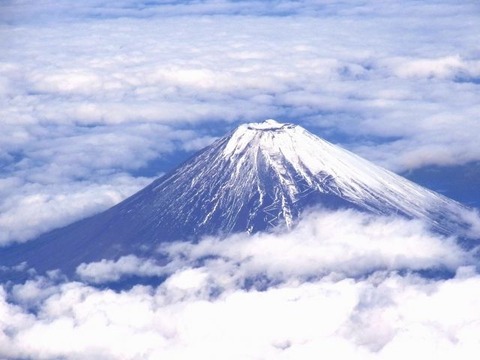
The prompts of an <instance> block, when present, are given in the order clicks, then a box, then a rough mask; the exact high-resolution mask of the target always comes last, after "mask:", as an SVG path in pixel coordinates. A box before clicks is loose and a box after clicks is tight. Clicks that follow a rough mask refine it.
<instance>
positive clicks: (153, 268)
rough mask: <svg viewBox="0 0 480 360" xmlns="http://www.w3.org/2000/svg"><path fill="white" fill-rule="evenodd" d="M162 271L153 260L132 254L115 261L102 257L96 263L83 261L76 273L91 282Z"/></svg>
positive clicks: (154, 274) (102, 281)
mask: <svg viewBox="0 0 480 360" xmlns="http://www.w3.org/2000/svg"><path fill="white" fill-rule="evenodd" d="M164 273H165V271H164V270H163V267H162V266H160V265H158V264H157V263H156V262H155V261H153V260H151V259H140V258H138V257H136V256H134V255H127V256H123V257H121V258H120V259H118V260H117V261H113V260H105V259H103V260H101V261H99V262H96V263H89V264H85V263H83V264H81V265H79V266H78V268H77V274H78V275H79V276H80V277H81V278H82V279H83V280H86V281H88V282H92V283H104V282H110V281H118V280H120V279H121V278H122V277H124V276H129V275H137V276H142V277H149V276H160V275H163V274H164Z"/></svg>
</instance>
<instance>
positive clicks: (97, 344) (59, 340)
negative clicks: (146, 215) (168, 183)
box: [0, 211, 480, 359]
mask: <svg viewBox="0 0 480 360" xmlns="http://www.w3.org/2000/svg"><path fill="white" fill-rule="evenodd" d="M161 251H162V254H164V255H168V261H166V262H163V263H160V262H158V261H157V260H153V259H140V258H137V257H135V256H133V255H132V256H127V257H123V258H120V259H119V260H117V261H101V262H98V263H91V264H82V265H81V266H80V267H79V268H78V269H77V273H78V275H80V276H81V277H82V279H83V280H82V281H88V282H92V283H100V282H102V281H107V282H110V281H121V278H122V277H128V276H132V275H136V276H140V277H142V276H145V277H151V276H162V277H164V278H165V281H163V282H162V283H161V284H160V285H155V286H141V285H136V286H133V287H132V288H130V289H123V290H121V291H114V290H111V289H109V288H106V287H105V286H104V285H102V286H100V287H98V288H97V287H92V286H90V285H88V284H86V283H82V282H79V281H77V282H71V281H70V282H67V281H66V280H65V279H63V278H62V276H61V274H58V273H52V274H49V275H48V277H40V278H33V279H31V280H29V281H27V282H25V283H24V284H16V285H13V286H12V285H8V286H4V288H2V291H0V313H1V314H2V316H1V317H0V356H2V357H5V358H22V357H25V358H28V357H35V358H40V359H55V358H59V357H62V358H68V359H70V358H75V359H87V358H91V357H92V356H95V357H100V358H102V359H118V358H122V359H138V358H141V359H155V358H159V357H168V358H172V359H184V358H190V357H193V356H200V357H210V358H211V357H222V358H234V359H236V358H238V359H241V358H245V357H252V356H254V357H258V358H262V359H263V358H280V359H283V358H285V359H291V358H306V359H309V358H312V359H313V358H315V357H318V354H319V353H335V354H339V355H341V356H342V357H345V358H364V359H397V358H404V357H406V356H417V355H418V354H421V355H422V356H425V357H433V356H436V357H438V358H440V359H449V358H452V357H456V356H461V357H462V358H466V359H470V358H471V359H473V357H474V356H475V355H476V354H477V353H478V350H480V344H479V343H478V340H477V336H476V334H477V333H478V331H479V330H480V312H479V310H478V309H479V308H480V306H479V305H480V303H479V301H480V300H479V299H478V297H475V296H471V294H474V293H476V292H478V291H480V276H479V275H478V273H477V271H476V267H475V265H476V261H477V260H476V259H475V258H473V257H472V255H471V254H469V253H468V252H467V251H466V250H465V249H462V248H461V247H459V246H458V245H456V244H455V243H454V242H453V239H449V238H444V237H441V236H438V235H435V234H432V233H429V232H428V231H427V230H426V229H425V228H424V227H423V226H422V224H421V223H419V222H417V221H407V220H404V219H395V218H376V217H371V216H367V215H364V214H356V213H354V212H351V211H344V212H314V213H312V214H310V215H309V216H307V217H305V218H304V219H303V220H302V221H301V222H300V224H299V225H298V226H297V227H296V228H295V229H293V230H292V231H290V232H283V231H279V232H274V233H269V234H258V235H255V236H247V235H235V236H231V237H228V238H226V239H223V240H220V239H216V238H211V237H210V238H205V239H203V240H201V241H200V242H198V243H196V244H192V243H188V242H178V243H173V244H166V245H165V246H163V247H162V248H161ZM441 268H447V269H448V270H449V273H440V276H433V277H432V276H429V275H427V276H425V275H421V274H422V273H421V272H418V270H420V269H425V270H428V269H430V270H435V269H441Z"/></svg>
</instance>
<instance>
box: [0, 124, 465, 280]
mask: <svg viewBox="0 0 480 360" xmlns="http://www.w3.org/2000/svg"><path fill="white" fill-rule="evenodd" d="M316 206H320V207H324V208H329V209H339V208H353V209H356V210H359V211H364V212H368V213H372V214H379V215H398V216H403V217H406V218H418V219H421V220H423V221H425V222H426V223H427V224H429V226H430V227H431V228H432V229H433V230H434V231H437V232H440V233H442V234H452V233H454V232H458V231H459V230H462V229H463V228H464V227H465V226H466V225H465V223H464V221H462V212H464V211H465V210H467V208H466V207H464V206H463V205H461V204H459V203H457V202H455V201H453V200H450V199H448V198H446V197H444V196H442V195H439V194H437V193H435V192H432V191H430V190H427V189H426V188H423V187H421V186H419V185H416V184H414V183H412V182H410V181H408V180H406V179H404V178H402V177H400V176H398V175H396V174H394V173H392V172H390V171H388V170H386V169H383V168H381V167H379V166H377V165H374V164H372V163H371V162H369V161H367V160H365V159H362V158H361V157H359V156H357V155H355V154H353V153H351V152H349V151H347V150H344V149H342V148H340V147H338V146H336V145H333V144H331V143H329V142H327V141H325V140H322V139H320V138H318V137H317V136H315V135H313V134H311V133H310V132H308V131H307V130H305V129H304V128H302V127H300V126H297V125H294V124H282V123H279V122H276V121H275V120H267V121H265V122H262V123H250V124H244V125H241V126H239V127H238V128H237V129H235V130H234V131H232V132H231V133H229V134H227V135H226V136H224V137H222V138H220V139H218V140H217V141H215V142H214V143H213V144H212V145H210V146H208V147H206V148H205V149H203V150H201V151H200V152H199V153H197V154H196V155H194V156H193V157H192V158H190V159H189V160H187V161H186V162H185V163H183V164H181V165H180V166H179V167H177V168H176V169H174V170H173V171H171V172H170V173H168V174H167V175H165V176H163V177H161V178H159V179H157V180H156V181H154V182H153V183H152V184H150V185H149V186H147V187H146V188H144V189H143V190H141V191H139V192H138V193H136V194H134V195H133V196H131V197H130V198H128V199H126V200H124V201H123V202H121V203H119V204H118V205H116V206H114V207H112V208H110V209H108V210H106V211H104V212H103V213H100V214H97V215H95V216H92V217H90V218H87V219H84V220H81V221H78V222H76V223H74V224H71V225H69V226H66V227H64V228H61V229H57V230H54V231H51V232H49V233H47V234H44V235H42V236H40V237H39V238H38V239H36V240H33V241H30V242H27V243H24V244H19V245H12V246H10V247H8V248H5V249H2V250H0V261H1V263H2V265H6V266H14V265H16V264H19V263H21V262H24V261H26V262H27V264H28V266H29V267H33V268H35V269H37V270H38V271H46V270H49V269H56V268H58V269H61V270H62V271H64V272H65V273H67V274H68V273H70V274H71V273H72V272H73V271H74V270H75V268H76V267H77V266H78V265H79V264H81V263H84V262H92V261H99V260H101V259H117V258H119V257H121V256H123V255H127V254H136V255H139V256H142V255H145V254H153V253H154V252H155V249H156V248H157V247H158V245H159V244H160V243H162V242H169V241H176V240H192V241H195V240H198V239H199V238H200V237H202V236H204V235H226V234H230V233H235V232H248V233H254V232H258V231H264V230H268V229H271V228H273V227H275V226H283V227H285V228H291V227H292V226H294V225H295V223H296V221H297V219H298V218H299V216H300V215H301V213H302V212H303V211H305V210H306V209H308V208H310V207H316Z"/></svg>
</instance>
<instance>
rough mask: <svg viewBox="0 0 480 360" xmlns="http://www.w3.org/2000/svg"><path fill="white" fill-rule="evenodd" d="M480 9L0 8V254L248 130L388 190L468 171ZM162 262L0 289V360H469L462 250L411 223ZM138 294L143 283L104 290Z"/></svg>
mask: <svg viewBox="0 0 480 360" xmlns="http://www.w3.org/2000/svg"><path fill="white" fill-rule="evenodd" d="M479 10H480V9H479V5H478V4H476V3H475V2H461V3H459V2H458V1H453V0H451V1H449V0H445V1H424V2H420V1H413V0H412V1H409V0H407V1H399V0H398V1H397V0H389V1H382V2H378V1H368V0H366V1H361V2H356V3H353V2H337V1H327V0H325V1H322V0H320V1H313V0H312V1H309V0H305V1H281V0H279V1H221V0H215V1H214V0H207V1H148V2H146V1H145V2H142V1H132V0H122V1H108V0H85V1H81V2H78V1H66V0H36V1H33V0H6V1H2V2H0V43H1V47H2V51H1V52H0V133H1V136H0V244H2V245H6V244H10V243H12V242H22V241H28V240H31V239H33V238H34V237H35V236H37V235H39V234H40V233H43V232H46V231H48V230H51V229H53V228H56V227H59V226H62V225H66V224H68V223H71V222H72V221H75V220H77V219H80V218H83V217H85V216H88V215H91V214H94V213H96V212H99V211H101V210H103V209H106V208H108V207H110V206H112V205H114V204H116V203H118V202H119V201H121V200H123V199H125V198H126V197H127V196H129V195H131V194H132V193H134V192H135V191H137V190H139V189H141V188H142V187H144V186H145V185H147V184H148V183H149V182H150V181H152V180H153V179H154V178H155V177H157V176H159V175H161V174H162V173H163V172H164V171H166V170H168V169H167V168H166V167H165V166H158V164H164V163H166V162H168V159H170V158H172V157H173V158H176V157H179V158H181V157H182V156H183V157H184V156H186V155H188V154H190V153H192V152H194V151H196V150H198V149H201V148H202V147H204V146H206V145H208V144H210V143H211V142H212V141H213V140H214V139H215V138H217V137H218V136H222V135H223V134H224V133H226V132H227V131H230V130H231V129H233V128H234V127H235V126H236V125H238V124H240V123H242V122H245V121H248V122H251V121H262V120H264V119H267V118H276V119H277V120H279V121H292V122H295V123H298V124H300V125H302V126H304V127H306V128H307V129H309V130H311V131H312V132H314V133H316V134H318V135H320V136H322V137H324V138H326V139H327V140H330V141H332V142H335V143H339V144H340V145H342V146H344V147H347V148H348V149H350V150H353V151H354V152H356V153H358V154H359V155H362V156H364V157H366V158H368V159H370V160H372V161H374V162H376V163H377V164H380V165H383V166H386V167H388V168H389V169H392V170H394V171H405V170H409V169H415V168H420V167H422V166H427V165H462V164H466V163H468V162H471V161H478V160H480V148H479V147H478V134H479V133H480V121H478V114H480V92H479V91H478V87H479V85H480V49H479V47H478V33H479V32H480V25H479V24H480V18H479V14H480V11H479ZM178 154H181V155H178ZM472 214H473V215H472V219H473V220H472V221H473V223H475V222H477V223H476V228H475V229H473V230H474V231H479V229H480V224H479V223H478V221H477V220H476V219H477V218H476V217H475V215H474V213H472ZM158 251H159V254H162V256H166V258H167V259H168V261H167V262H166V263H164V262H162V261H159V260H158V258H159V257H152V258H137V257H135V256H133V255H130V256H125V257H123V258H120V259H118V260H117V261H106V260H105V261H102V262H99V263H91V264H82V265H80V266H79V267H78V269H77V277H76V279H66V278H65V277H63V275H62V274H59V273H58V272H51V273H49V274H48V275H45V276H35V275H32V278H31V279H30V280H29V281H27V282H25V283H21V284H13V283H8V282H7V283H4V284H1V285H0V288H1V290H0V358H6V359H23V358H32V359H33V358H35V359H58V358H67V359H92V358H95V359H148V358H150V359H158V358H168V359H186V358H228V359H246V358H252V359H265V358H269V359H282V358H285V359H299V358H301V359H308V358H315V359H317V358H318V357H322V356H323V357H332V356H334V357H335V358H354V359H404V358H406V357H412V358H413V357H414V358H435V359H452V358H458V359H474V358H475V359H476V358H477V357H478V353H479V350H480V341H479V340H478V334H479V332H480V310H479V309H480V298H479V297H478V296H476V295H475V294H478V293H479V292H480V277H479V275H478V273H477V270H478V269H477V261H476V254H475V246H474V247H473V250H468V251H467V250H465V249H464V248H462V247H460V246H459V245H458V242H457V241H456V239H455V238H454V237H451V238H447V237H442V236H439V235H436V234H433V233H431V232H429V231H428V229H426V227H425V226H424V224H422V223H421V222H418V221H408V220H404V219H396V218H376V217H369V216H366V215H361V214H357V213H355V212H351V211H347V212H335V213H329V212H313V213H312V214H309V215H306V217H305V218H304V219H303V220H302V221H301V222H300V223H299V225H298V226H297V227H296V228H295V229H293V230H292V231H290V232H286V233H284V232H281V231H278V232H273V233H269V234H258V235H254V236H244V235H233V236H231V237H229V238H227V239H223V240H222V239H219V238H215V237H208V238H205V239H203V240H201V241H200V242H199V243H198V244H191V243H188V242H183V243H182V242H179V243H172V244H168V245H164V246H162V248H160V249H158ZM0 271H3V269H2V268H1V264H0ZM132 277H136V278H138V279H149V280H152V283H154V282H155V281H154V280H156V282H157V284H156V285H148V284H147V285H137V286H133V287H126V288H124V289H123V290H118V289H116V290H115V286H114V284H116V283H118V282H121V281H123V280H125V279H129V278H132ZM139 282H141V281H139ZM147 283H148V281H147Z"/></svg>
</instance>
